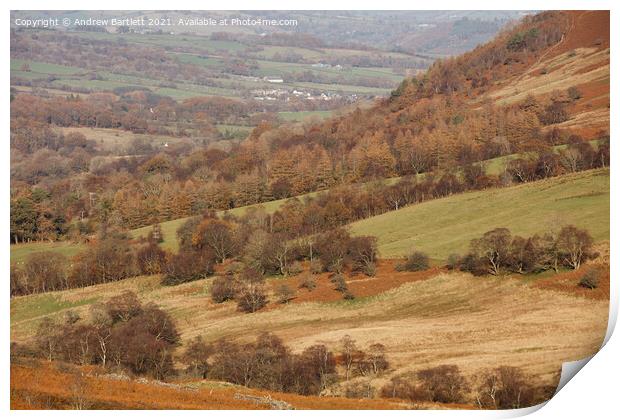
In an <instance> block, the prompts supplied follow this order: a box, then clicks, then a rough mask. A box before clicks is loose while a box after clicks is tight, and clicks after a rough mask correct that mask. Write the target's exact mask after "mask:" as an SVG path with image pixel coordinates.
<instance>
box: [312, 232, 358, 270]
mask: <svg viewBox="0 0 620 420" xmlns="http://www.w3.org/2000/svg"><path fill="white" fill-rule="evenodd" d="M350 240H351V237H350V236H349V232H347V231H346V230H345V229H342V228H337V229H332V230H329V231H327V232H326V233H323V234H321V235H319V236H318V238H317V241H316V251H317V253H318V254H319V256H320V259H321V263H322V264H323V269H324V270H325V271H330V272H334V273H340V272H342V270H343V268H344V263H345V258H346V257H347V251H348V248H349V246H348V245H349V241H350Z"/></svg>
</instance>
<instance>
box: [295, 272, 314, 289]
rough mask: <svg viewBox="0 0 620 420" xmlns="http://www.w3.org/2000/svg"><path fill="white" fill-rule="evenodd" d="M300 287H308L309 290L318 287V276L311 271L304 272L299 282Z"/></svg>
mask: <svg viewBox="0 0 620 420" xmlns="http://www.w3.org/2000/svg"><path fill="white" fill-rule="evenodd" d="M299 288H300V289H308V290H309V291H312V290H314V289H315V288H316V278H315V277H314V276H313V275H312V274H310V273H306V274H304V275H303V276H302V278H301V281H300V282H299Z"/></svg>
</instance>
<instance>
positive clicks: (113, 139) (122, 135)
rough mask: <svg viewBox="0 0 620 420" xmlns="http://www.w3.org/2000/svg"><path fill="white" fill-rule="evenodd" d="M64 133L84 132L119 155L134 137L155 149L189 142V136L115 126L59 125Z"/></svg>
mask: <svg viewBox="0 0 620 420" xmlns="http://www.w3.org/2000/svg"><path fill="white" fill-rule="evenodd" d="M58 129H59V130H60V131H62V132H63V134H67V133H71V132H78V133H81V134H83V135H84V136H85V137H86V138H87V139H89V140H93V141H95V142H96V143H97V147H99V148H101V149H102V150H106V151H111V152H113V153H115V154H117V155H124V154H126V153H127V151H128V149H129V147H130V146H131V144H132V141H133V140H134V139H141V140H144V141H145V143H150V144H151V145H152V146H153V148H154V149H163V148H164V147H165V144H166V143H167V144H168V145H169V146H172V145H174V144H178V143H187V142H188V141H189V140H188V139H187V138H181V137H173V136H165V135H159V134H157V135H151V134H136V133H132V132H131V131H127V130H120V129H115V128H95V127H58Z"/></svg>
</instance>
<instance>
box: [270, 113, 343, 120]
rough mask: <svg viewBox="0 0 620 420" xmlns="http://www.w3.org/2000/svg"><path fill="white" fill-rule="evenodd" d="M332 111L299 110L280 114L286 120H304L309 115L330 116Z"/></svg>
mask: <svg viewBox="0 0 620 420" xmlns="http://www.w3.org/2000/svg"><path fill="white" fill-rule="evenodd" d="M331 115H332V111H297V112H286V111H283V112H278V116H279V117H280V118H281V119H283V120H284V121H303V120H305V119H306V118H308V117H319V118H328V117H330V116H331Z"/></svg>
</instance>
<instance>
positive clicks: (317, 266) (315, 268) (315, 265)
mask: <svg viewBox="0 0 620 420" xmlns="http://www.w3.org/2000/svg"><path fill="white" fill-rule="evenodd" d="M310 272H311V273H312V274H320V273H322V272H323V265H322V264H321V261H319V260H312V261H310Z"/></svg>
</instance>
